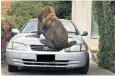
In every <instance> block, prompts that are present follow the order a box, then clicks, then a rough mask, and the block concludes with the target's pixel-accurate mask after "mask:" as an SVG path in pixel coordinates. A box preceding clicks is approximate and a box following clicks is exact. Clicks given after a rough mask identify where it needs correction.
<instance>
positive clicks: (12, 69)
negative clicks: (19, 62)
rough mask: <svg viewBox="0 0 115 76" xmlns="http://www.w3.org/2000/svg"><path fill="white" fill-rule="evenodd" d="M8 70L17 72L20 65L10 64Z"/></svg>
mask: <svg viewBox="0 0 115 76" xmlns="http://www.w3.org/2000/svg"><path fill="white" fill-rule="evenodd" d="M8 71H9V72H17V71H18V66H13V65H8Z"/></svg>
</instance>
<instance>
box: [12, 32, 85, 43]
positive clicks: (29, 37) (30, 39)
mask: <svg viewBox="0 0 115 76" xmlns="http://www.w3.org/2000/svg"><path fill="white" fill-rule="evenodd" d="M44 38H45V37H44V36H43V35H41V36H40V38H38V37H37V34H36V33H18V34H17V35H15V36H14V37H13V38H12V39H11V40H10V41H12V42H18V43H23V44H28V45H43V44H42V43H41V42H40V40H41V39H44ZM70 41H77V44H81V43H83V39H82V37H81V36H80V35H75V34H68V42H70Z"/></svg>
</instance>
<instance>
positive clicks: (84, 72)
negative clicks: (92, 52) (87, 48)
mask: <svg viewBox="0 0 115 76" xmlns="http://www.w3.org/2000/svg"><path fill="white" fill-rule="evenodd" d="M88 70H89V56H88V58H87V61H86V64H85V66H83V67H81V68H79V71H80V74H87V72H88Z"/></svg>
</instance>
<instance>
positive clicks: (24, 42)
mask: <svg viewBox="0 0 115 76" xmlns="http://www.w3.org/2000/svg"><path fill="white" fill-rule="evenodd" d="M60 21H61V22H62V23H63V25H64V27H65V28H66V30H67V31H68V41H77V44H76V45H73V46H71V47H69V48H65V49H62V50H56V49H52V48H49V47H47V46H45V45H43V44H42V43H41V42H40V40H41V39H44V38H45V37H44V36H43V35H41V36H40V38H38V37H37V34H36V32H37V25H38V20H37V19H30V20H29V21H27V23H25V24H24V26H23V27H22V28H21V30H20V31H19V30H18V29H12V35H15V36H13V37H12V39H11V40H10V41H9V43H8V45H7V49H6V60H7V63H8V71H9V72H14V71H18V70H19V67H37V68H61V69H63V68H66V69H76V68H79V69H80V70H81V71H80V72H81V73H83V74H86V73H87V72H88V69H89V54H88V47H87V45H86V43H85V41H84V40H83V38H82V36H86V35H87V34H88V33H87V32H86V31H84V32H83V33H82V34H80V33H79V31H78V29H77V28H76V27H75V25H74V24H73V23H72V22H71V21H70V20H65V19H60Z"/></svg>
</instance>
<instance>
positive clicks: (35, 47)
mask: <svg viewBox="0 0 115 76" xmlns="http://www.w3.org/2000/svg"><path fill="white" fill-rule="evenodd" d="M30 47H31V49H32V50H33V51H58V50H56V49H52V48H49V47H47V46H45V45H30Z"/></svg>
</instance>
